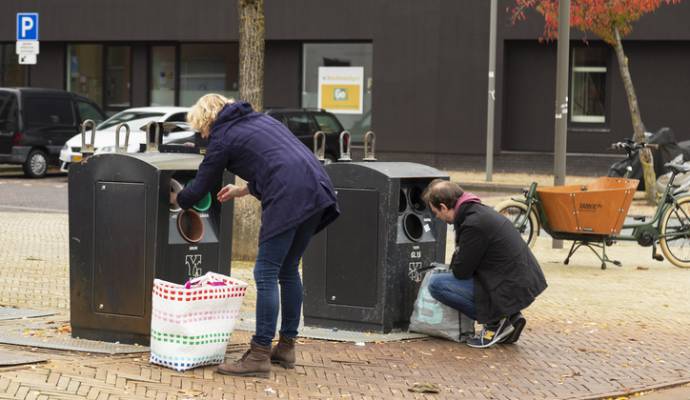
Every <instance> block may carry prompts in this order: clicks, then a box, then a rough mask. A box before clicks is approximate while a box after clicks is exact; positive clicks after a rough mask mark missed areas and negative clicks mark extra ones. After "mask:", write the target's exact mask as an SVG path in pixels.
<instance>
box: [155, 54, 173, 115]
mask: <svg viewBox="0 0 690 400" xmlns="http://www.w3.org/2000/svg"><path fill="white" fill-rule="evenodd" d="M175 70H176V65H175V47H174V46H154V47H152V48H151V76H150V79H151V81H150V82H151V93H150V99H151V102H150V104H151V105H152V106H174V105H175V90H176V89H177V88H176V81H175Z"/></svg>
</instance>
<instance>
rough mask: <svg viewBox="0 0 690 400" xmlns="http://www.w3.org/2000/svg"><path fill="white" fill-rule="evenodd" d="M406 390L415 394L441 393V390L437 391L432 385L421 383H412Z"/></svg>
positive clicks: (436, 387)
mask: <svg viewBox="0 0 690 400" xmlns="http://www.w3.org/2000/svg"><path fill="white" fill-rule="evenodd" d="M407 390H408V391H410V392H415V393H439V392H440V391H441V389H439V388H438V386H436V385H434V384H433V383H422V382H415V383H413V384H412V386H411V387H409V388H407Z"/></svg>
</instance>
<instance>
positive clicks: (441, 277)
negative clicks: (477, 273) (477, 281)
mask: <svg viewBox="0 0 690 400" xmlns="http://www.w3.org/2000/svg"><path fill="white" fill-rule="evenodd" d="M429 293H430V294H431V297H433V298H434V299H436V300H437V301H438V302H440V303H442V304H445V305H447V306H448V307H451V308H454V309H456V310H458V311H460V312H461V313H463V314H465V315H467V316H468V317H470V318H472V319H474V320H476V319H477V311H476V309H475V305H474V280H473V279H472V278H470V279H458V278H456V277H455V275H453V274H452V273H451V272H440V273H436V274H433V275H431V279H430V280H429Z"/></svg>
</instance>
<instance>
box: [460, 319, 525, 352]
mask: <svg viewBox="0 0 690 400" xmlns="http://www.w3.org/2000/svg"><path fill="white" fill-rule="evenodd" d="M514 330H515V328H513V325H512V324H511V323H510V319H509V318H508V317H503V318H501V320H500V321H498V323H497V324H491V325H489V324H486V325H484V328H483V329H482V332H481V333H480V334H479V336H477V337H475V338H473V339H471V340H469V341H468V342H467V345H468V346H470V347H474V348H476V349H484V348H487V347H491V346H493V345H495V344H496V343H500V342H501V340H503V339H505V338H506V337H508V336H510V334H511V333H513V331H514Z"/></svg>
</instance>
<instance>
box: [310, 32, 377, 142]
mask: <svg viewBox="0 0 690 400" xmlns="http://www.w3.org/2000/svg"><path fill="white" fill-rule="evenodd" d="M302 56H303V61H302V107H308V108H316V107H318V106H319V103H318V93H319V68H320V67H362V68H363V70H364V76H363V82H362V86H363V91H362V93H363V96H362V99H361V101H362V102H363V106H362V112H361V113H359V112H356V113H339V112H338V111H337V110H332V112H333V113H334V114H335V115H336V117H337V118H338V120H339V121H340V123H341V124H342V125H343V127H344V128H345V129H347V130H349V131H350V133H351V134H352V141H353V142H361V141H362V139H363V137H364V133H366V132H367V131H368V130H370V129H371V110H372V104H371V99H372V90H373V45H372V44H371V43H305V44H304V45H303V48H302Z"/></svg>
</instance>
